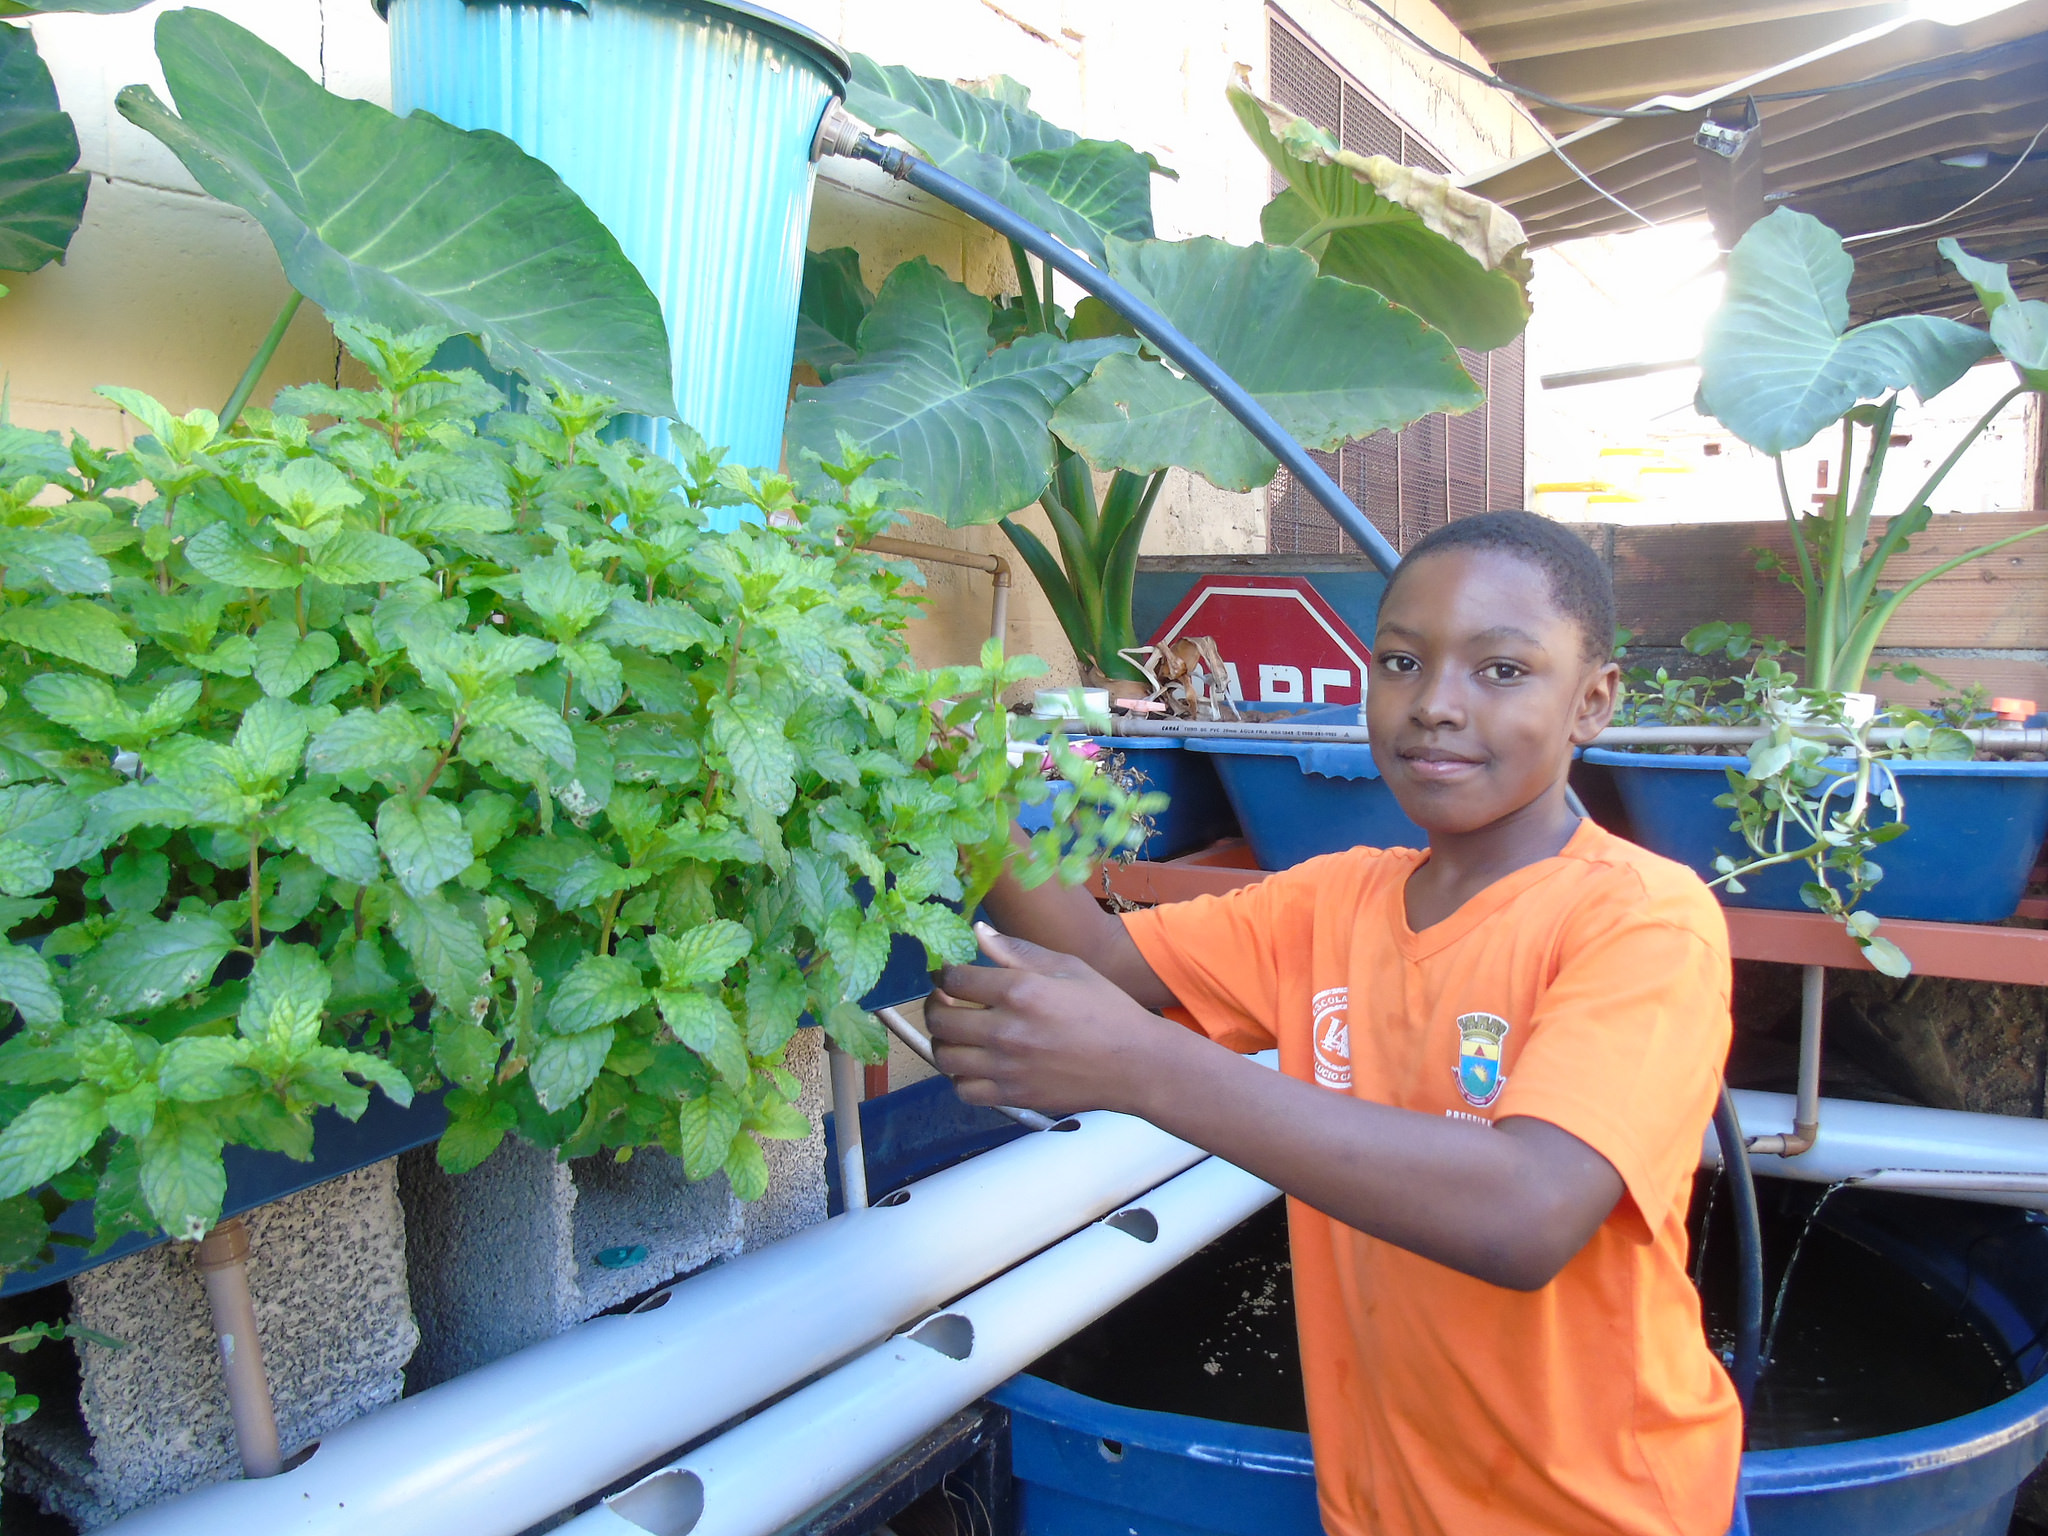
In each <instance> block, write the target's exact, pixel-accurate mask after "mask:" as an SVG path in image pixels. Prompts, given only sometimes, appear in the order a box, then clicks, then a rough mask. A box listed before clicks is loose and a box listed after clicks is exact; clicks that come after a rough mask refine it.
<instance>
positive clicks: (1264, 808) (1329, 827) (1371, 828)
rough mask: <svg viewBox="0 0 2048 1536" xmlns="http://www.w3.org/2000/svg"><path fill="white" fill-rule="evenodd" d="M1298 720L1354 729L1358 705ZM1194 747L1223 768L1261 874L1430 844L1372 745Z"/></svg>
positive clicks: (1248, 741)
mask: <svg viewBox="0 0 2048 1536" xmlns="http://www.w3.org/2000/svg"><path fill="white" fill-rule="evenodd" d="M1297 718H1299V719H1300V720H1301V721H1302V722H1303V723H1304V724H1324V725H1353V724H1356V723H1357V720H1358V706H1357V705H1355V704H1339V705H1335V706H1333V707H1331V708H1328V709H1320V710H1310V711H1308V712H1307V713H1305V714H1303V715H1300V716H1298V717H1297ZM1187 745H1188V750H1189V751H1191V752H1198V753H1200V754H1202V755H1203V756H1205V757H1207V758H1208V759H1209V760H1210V761H1211V762H1213V763H1214V764H1215V765H1216V776H1217V777H1218V778H1219V779H1221V780H1222V781H1223V790H1224V793H1225V794H1227V795H1228V796H1229V797H1230V804H1231V806H1232V808H1233V809H1235V810H1236V812H1237V820H1238V824H1239V825H1240V826H1241V827H1243V828H1244V836H1245V840H1246V841H1247V842H1249V843H1250V844H1251V845H1252V856H1253V857H1254V858H1256V859H1257V860H1258V861H1259V868H1261V869H1290V868H1292V867H1293V866H1294V865H1296V864H1299V863H1301V862H1303V861H1304V860H1306V859H1313V858H1315V857H1316V856H1317V855H1318V854H1324V853H1341V852H1343V850H1345V849H1346V848H1421V847H1424V846H1426V845H1427V844H1428V842H1429V837H1428V834H1426V833H1425V832H1424V831H1423V830H1422V828H1420V827H1418V826H1416V825H1415V823H1414V822H1412V821H1410V820H1409V819H1408V818H1407V816H1406V815H1405V814H1404V813H1403V812H1402V810H1401V807H1400V806H1399V805H1398V804H1396V803H1395V801H1394V792H1393V791H1392V790H1391V789H1389V788H1387V785H1386V781H1385V780H1384V779H1382V778H1381V777H1380V770H1379V766H1378V765H1377V764H1376V763H1374V762H1373V760H1372V748H1371V747H1369V746H1367V745H1365V744H1364V743H1363V742H1359V743H1357V744H1352V743H1340V742H1323V741H1274V740H1271V739H1254V738H1252V737H1237V736H1197V737H1190V738H1188V742H1187Z"/></svg>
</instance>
